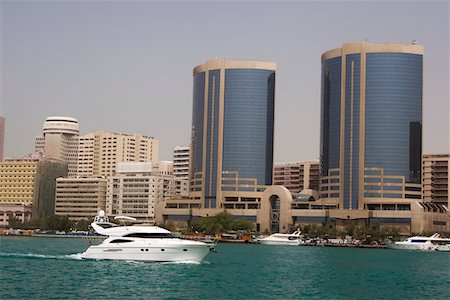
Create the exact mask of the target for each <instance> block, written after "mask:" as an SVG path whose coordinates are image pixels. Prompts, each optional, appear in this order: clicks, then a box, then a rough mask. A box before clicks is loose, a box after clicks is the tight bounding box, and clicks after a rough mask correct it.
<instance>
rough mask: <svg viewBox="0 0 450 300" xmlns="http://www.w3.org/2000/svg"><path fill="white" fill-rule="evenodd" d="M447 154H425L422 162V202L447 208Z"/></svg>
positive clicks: (449, 161) (449, 157) (449, 163)
mask: <svg viewBox="0 0 450 300" xmlns="http://www.w3.org/2000/svg"><path fill="white" fill-rule="evenodd" d="M449 165H450V155H449V154H427V155H424V156H423V160H422V166H423V167H422V183H423V201H424V202H433V203H441V204H444V205H446V206H447V207H449V201H448V196H449V185H448V179H449Z"/></svg>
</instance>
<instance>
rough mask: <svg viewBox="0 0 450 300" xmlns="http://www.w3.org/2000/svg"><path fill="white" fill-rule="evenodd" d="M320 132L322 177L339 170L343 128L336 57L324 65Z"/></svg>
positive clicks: (337, 58) (338, 61) (339, 77)
mask: <svg viewBox="0 0 450 300" xmlns="http://www.w3.org/2000/svg"><path fill="white" fill-rule="evenodd" d="M320 118H321V120H320V122H321V131H320V162H321V170H320V172H321V176H327V175H328V170H329V169H333V168H339V153H340V150H339V149H340V148H339V143H340V130H339V128H340V127H341V125H340V124H341V58H340V57H335V58H332V59H329V60H326V61H324V62H323V64H322V105H321V115H320Z"/></svg>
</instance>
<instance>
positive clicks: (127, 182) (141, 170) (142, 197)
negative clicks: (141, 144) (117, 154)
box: [106, 163, 164, 222]
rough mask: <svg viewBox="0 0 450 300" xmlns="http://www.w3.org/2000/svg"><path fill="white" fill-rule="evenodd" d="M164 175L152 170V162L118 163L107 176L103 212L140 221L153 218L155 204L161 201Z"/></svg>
mask: <svg viewBox="0 0 450 300" xmlns="http://www.w3.org/2000/svg"><path fill="white" fill-rule="evenodd" d="M163 182H164V180H163V177H162V176H160V175H157V174H153V173H152V165H151V163H119V164H118V166H117V171H116V175H115V176H111V177H109V178H108V186H107V197H106V213H107V214H108V215H110V216H118V215H125V216H129V217H133V218H136V219H137V220H140V221H150V222H151V221H154V219H155V210H156V205H157V204H158V203H159V202H162V201H163Z"/></svg>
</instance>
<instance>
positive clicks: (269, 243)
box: [259, 240, 300, 246]
mask: <svg viewBox="0 0 450 300" xmlns="http://www.w3.org/2000/svg"><path fill="white" fill-rule="evenodd" d="M259 243H260V244H261V245H287V246H298V245H300V241H298V240H294V241H268V240H264V241H263V240H260V241H259Z"/></svg>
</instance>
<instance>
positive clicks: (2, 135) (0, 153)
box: [0, 116, 5, 161]
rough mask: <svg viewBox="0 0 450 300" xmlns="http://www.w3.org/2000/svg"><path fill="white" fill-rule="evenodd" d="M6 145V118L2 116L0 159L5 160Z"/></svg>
mask: <svg viewBox="0 0 450 300" xmlns="http://www.w3.org/2000/svg"><path fill="white" fill-rule="evenodd" d="M4 147H5V118H4V117H2V116H0V161H3V153H4V152H3V151H4Z"/></svg>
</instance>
